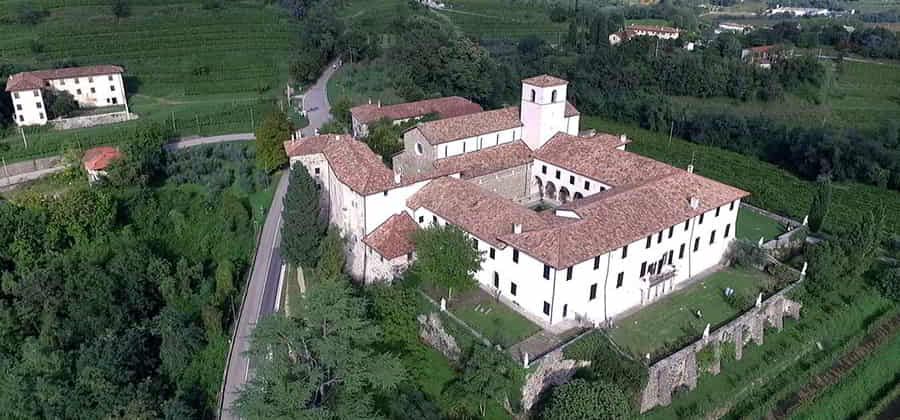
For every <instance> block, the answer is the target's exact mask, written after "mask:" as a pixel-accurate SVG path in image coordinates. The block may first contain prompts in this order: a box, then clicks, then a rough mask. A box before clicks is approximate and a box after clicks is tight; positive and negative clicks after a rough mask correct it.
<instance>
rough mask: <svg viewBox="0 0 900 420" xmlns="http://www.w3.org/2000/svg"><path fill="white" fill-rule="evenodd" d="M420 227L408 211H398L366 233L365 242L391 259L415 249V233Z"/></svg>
mask: <svg viewBox="0 0 900 420" xmlns="http://www.w3.org/2000/svg"><path fill="white" fill-rule="evenodd" d="M418 227H419V226H418V225H416V222H415V221H414V220H413V219H412V217H410V216H409V214H408V213H406V212H402V213H398V214H395V215H393V216H391V217H389V218H388V219H387V220H385V221H384V223H382V224H381V225H380V226H378V227H377V228H375V229H374V230H373V231H372V232H370V233H369V234H368V235H366V237H365V238H364V239H363V242H365V244H366V245H368V246H369V247H371V248H372V249H374V250H375V251H377V252H378V253H379V254H381V256H383V257H384V258H387V259H389V260H391V259H394V258H397V257H399V256H401V255H407V254H409V253H411V252H413V250H415V244H414V243H413V233H414V232H415V231H416V229H418Z"/></svg>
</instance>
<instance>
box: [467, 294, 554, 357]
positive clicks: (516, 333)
mask: <svg viewBox="0 0 900 420" xmlns="http://www.w3.org/2000/svg"><path fill="white" fill-rule="evenodd" d="M477 307H479V308H480V311H479V310H476V306H474V305H465V306H463V307H454V308H452V312H453V314H454V315H456V316H458V317H459V318H460V319H462V320H463V321H465V323H466V324H469V326H470V327H472V328H474V329H475V330H477V331H478V332H480V333H481V334H483V335H484V336H485V337H486V338H487V339H488V340H490V341H491V343H492V344H499V345H500V346H502V347H503V348H507V347H509V346H512V345H513V344H516V343H518V342H520V341H522V340H524V339H526V338H528V337H530V336H531V335H533V334H534V333H536V332H538V330H539V329H540V328H538V326H537V325H535V324H534V323H532V322H531V321H529V320H527V319H525V318H524V317H523V316H522V315H519V314H518V313H517V312H516V311H514V310H512V309H510V308H509V307H507V306H506V305H504V304H503V303H500V302H496V301H490V302H487V303H480V304H478V305H477Z"/></svg>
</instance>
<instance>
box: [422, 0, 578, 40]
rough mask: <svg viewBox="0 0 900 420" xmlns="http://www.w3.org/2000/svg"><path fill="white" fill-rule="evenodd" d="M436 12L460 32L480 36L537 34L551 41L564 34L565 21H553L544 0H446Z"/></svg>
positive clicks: (515, 36) (521, 36) (520, 36)
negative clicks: (443, 6)
mask: <svg viewBox="0 0 900 420" xmlns="http://www.w3.org/2000/svg"><path fill="white" fill-rule="evenodd" d="M445 3H446V4H447V6H448V7H447V9H445V10H441V11H436V12H435V13H438V14H439V15H441V16H444V17H445V18H447V19H448V20H449V21H451V22H453V23H454V24H455V25H456V26H457V27H459V29H460V30H461V31H463V32H464V33H466V34H467V35H472V36H475V37H478V38H481V39H491V38H505V39H507V38H523V37H525V36H529V35H536V36H539V37H541V38H544V39H546V40H548V41H550V42H551V43H558V42H559V39H561V37H563V36H565V33H566V30H567V28H568V23H566V22H552V21H551V20H550V17H549V14H548V13H547V9H546V5H545V4H544V3H542V2H534V1H532V2H525V1H519V0H445Z"/></svg>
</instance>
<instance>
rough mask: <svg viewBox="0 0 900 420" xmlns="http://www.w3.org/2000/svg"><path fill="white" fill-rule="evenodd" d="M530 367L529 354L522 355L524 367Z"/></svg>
mask: <svg viewBox="0 0 900 420" xmlns="http://www.w3.org/2000/svg"><path fill="white" fill-rule="evenodd" d="M528 365H529V363H528V352H527V351H526V352H525V353H524V354H523V355H522V367H523V368H525V369H528Z"/></svg>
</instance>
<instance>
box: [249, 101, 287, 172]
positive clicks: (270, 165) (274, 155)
mask: <svg viewBox="0 0 900 420" xmlns="http://www.w3.org/2000/svg"><path fill="white" fill-rule="evenodd" d="M293 131H294V129H293V128H292V127H291V122H290V121H289V120H288V118H287V115H285V114H284V113H283V112H281V111H277V110H276V111H271V112H270V113H269V114H267V115H266V117H265V118H264V119H263V121H262V124H260V126H259V127H258V128H257V129H256V163H257V165H259V167H260V168H262V169H264V170H266V171H269V172H271V171H274V170H275V169H278V168H280V167H282V166H284V165H285V164H287V163H288V158H287V155H286V154H285V153H284V142H286V141H288V140H290V138H291V134H293Z"/></svg>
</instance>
